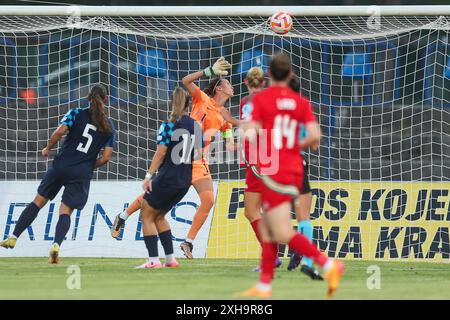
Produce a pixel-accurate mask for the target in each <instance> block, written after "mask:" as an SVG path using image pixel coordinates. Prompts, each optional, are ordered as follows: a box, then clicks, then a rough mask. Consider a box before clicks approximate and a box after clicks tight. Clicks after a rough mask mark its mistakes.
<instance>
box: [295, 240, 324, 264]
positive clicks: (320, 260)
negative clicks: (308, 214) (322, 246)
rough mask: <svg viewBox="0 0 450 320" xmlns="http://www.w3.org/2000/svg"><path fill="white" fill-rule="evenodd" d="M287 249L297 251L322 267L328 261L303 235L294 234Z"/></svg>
mask: <svg viewBox="0 0 450 320" xmlns="http://www.w3.org/2000/svg"><path fill="white" fill-rule="evenodd" d="M288 245H289V248H290V249H293V250H295V251H297V252H298V253H300V254H301V255H302V256H307V257H309V258H311V259H312V260H313V261H314V262H316V263H317V264H318V265H319V266H321V267H323V266H324V265H325V263H326V262H327V261H328V257H326V256H325V255H324V254H322V253H321V252H320V251H319V249H317V247H316V246H315V245H314V244H312V243H311V241H309V240H308V239H307V238H306V237H305V236H304V235H302V234H300V233H296V234H295V236H293V237H292V239H291V240H290V241H289V244H288Z"/></svg>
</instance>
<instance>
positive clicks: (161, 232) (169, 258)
mask: <svg viewBox="0 0 450 320" xmlns="http://www.w3.org/2000/svg"><path fill="white" fill-rule="evenodd" d="M155 225H156V229H157V231H158V237H159V240H160V241H161V245H162V246H163V248H164V253H165V255H166V262H165V264H164V265H165V266H166V267H178V261H177V260H176V259H175V256H174V254H173V252H174V251H173V240H172V231H171V230H170V225H169V222H167V220H166V218H165V213H161V214H160V215H159V216H158V217H157V218H156V221H155Z"/></svg>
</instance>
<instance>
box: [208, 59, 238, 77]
mask: <svg viewBox="0 0 450 320" xmlns="http://www.w3.org/2000/svg"><path fill="white" fill-rule="evenodd" d="M227 69H231V64H230V63H229V62H228V61H227V60H225V58H224V57H220V58H219V59H218V60H217V61H216V63H214V65H213V66H212V67H211V66H209V67H208V68H206V69H205V70H203V73H204V75H205V76H207V77H211V76H226V75H228V71H226V70H227Z"/></svg>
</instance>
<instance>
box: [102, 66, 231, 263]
mask: <svg viewBox="0 0 450 320" xmlns="http://www.w3.org/2000/svg"><path fill="white" fill-rule="evenodd" d="M230 68H231V65H230V63H229V62H228V61H226V60H225V59H224V58H223V57H221V58H219V59H218V60H217V61H216V62H215V63H214V65H213V66H212V67H208V68H206V69H205V70H200V71H197V72H194V73H192V74H189V75H187V76H186V77H184V78H183V85H184V86H185V88H186V89H187V91H188V92H189V93H190V94H191V96H192V112H191V117H192V118H193V119H195V120H197V122H199V123H200V125H201V127H202V129H203V133H204V140H205V148H204V149H203V156H202V159H201V160H196V161H194V162H193V164H192V185H193V186H194V188H195V190H196V191H197V193H198V195H199V196H200V206H199V207H198V209H197V212H196V213H195V215H194V219H193V221H192V226H191V228H190V230H189V232H188V234H187V237H186V239H185V241H184V242H183V243H182V244H181V250H182V251H183V253H184V255H185V256H186V257H187V258H188V259H192V258H193V254H192V250H193V242H194V240H195V237H196V236H197V233H198V232H199V230H200V228H201V227H202V225H203V224H204V222H205V221H206V219H207V218H208V215H209V212H210V211H211V208H212V207H213V205H214V191H213V184H212V177H211V173H210V171H209V166H208V161H207V159H206V158H207V155H208V149H209V148H208V147H209V145H210V143H211V142H212V141H213V140H214V136H215V134H216V133H217V132H218V131H220V132H222V137H223V138H224V139H225V140H227V145H228V146H230V147H231V143H232V131H231V128H232V125H231V124H230V123H228V122H227V121H225V119H224V118H223V116H222V109H223V108H224V104H225V103H226V102H227V101H228V100H229V99H230V98H231V97H233V94H234V91H233V87H232V86H231V84H230V82H229V81H228V80H226V79H222V78H215V79H214V80H212V81H211V82H210V83H209V85H208V87H207V88H206V89H205V90H204V91H202V90H200V88H199V87H198V86H197V85H195V84H194V81H196V80H198V79H200V78H201V77H203V76H206V77H213V76H224V75H227V74H228V71H227V70H228V69H230ZM142 197H143V195H141V196H139V197H138V198H137V199H136V200H135V201H134V202H133V203H132V204H131V205H130V206H129V207H128V208H127V210H125V211H124V212H122V213H120V214H119V215H117V217H116V219H115V221H114V223H113V226H112V228H111V235H112V236H113V237H114V238H117V237H118V236H119V234H120V232H121V229H122V228H123V225H124V223H125V220H126V219H127V218H128V217H129V216H130V215H131V214H133V213H134V212H136V211H137V210H139V209H140V208H141V202H142Z"/></svg>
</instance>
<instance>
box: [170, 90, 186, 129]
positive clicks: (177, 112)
mask: <svg viewBox="0 0 450 320" xmlns="http://www.w3.org/2000/svg"><path fill="white" fill-rule="evenodd" d="M188 106H189V95H188V93H187V92H186V91H185V90H184V89H182V88H180V87H176V88H175V90H173V94H172V112H171V113H170V122H172V123H175V122H176V121H177V120H178V119H180V117H181V115H182V114H183V113H184V112H185V111H186V110H187V108H188Z"/></svg>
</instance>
